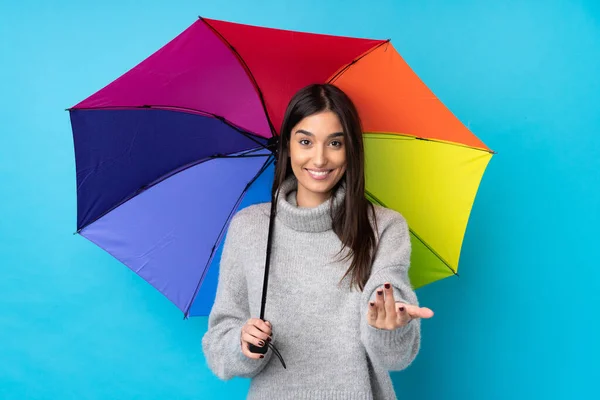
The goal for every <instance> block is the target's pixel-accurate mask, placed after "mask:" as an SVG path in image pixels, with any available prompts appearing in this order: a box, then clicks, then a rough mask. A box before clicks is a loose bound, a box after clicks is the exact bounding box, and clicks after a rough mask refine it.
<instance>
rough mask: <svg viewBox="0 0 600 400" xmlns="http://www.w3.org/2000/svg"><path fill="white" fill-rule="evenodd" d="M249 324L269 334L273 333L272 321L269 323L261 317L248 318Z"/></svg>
mask: <svg viewBox="0 0 600 400" xmlns="http://www.w3.org/2000/svg"><path fill="white" fill-rule="evenodd" d="M248 324H250V325H253V326H255V327H256V328H257V329H259V330H260V331H262V332H264V333H266V334H267V336H270V335H271V327H270V323H268V324H267V322H266V321H263V320H262V319H260V318H251V319H249V320H248Z"/></svg>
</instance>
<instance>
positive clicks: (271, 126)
mask: <svg viewBox="0 0 600 400" xmlns="http://www.w3.org/2000/svg"><path fill="white" fill-rule="evenodd" d="M198 18H199V19H200V20H201V21H202V22H204V23H205V24H206V26H208V28H209V29H210V30H211V31H213V33H214V34H215V35H217V36H218V37H219V38H220V39H221V41H223V43H224V44H225V45H226V46H227V47H229V49H230V50H231V51H232V52H233V54H234V55H235V56H236V58H237V59H238V61H239V62H240V64H241V65H242V68H244V70H245V71H246V74H248V77H249V78H250V81H251V82H252V84H253V85H254V88H255V89H256V92H257V93H258V98H259V99H260V104H261V105H262V107H263V111H264V113H265V117H266V118H267V122H268V123H269V128H270V129H271V136H273V137H275V136H276V132H277V130H276V129H275V127H274V126H273V122H272V121H271V118H270V117H269V113H268V112H267V104H266V103H265V98H264V96H263V93H262V90H260V87H259V86H258V82H257V81H256V78H254V74H252V71H251V70H250V67H249V66H248V64H246V61H245V60H244V58H243V57H242V55H241V54H240V53H239V52H238V51H237V50H236V49H235V47H233V45H232V44H231V43H229V41H228V40H227V39H226V38H225V36H223V35H222V34H221V32H219V31H218V30H217V29H216V28H215V27H213V26H212V25H211V24H209V23H208V21H206V20H205V19H204V18H203V17H201V16H198Z"/></svg>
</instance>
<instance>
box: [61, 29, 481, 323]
mask: <svg viewBox="0 0 600 400" xmlns="http://www.w3.org/2000/svg"><path fill="white" fill-rule="evenodd" d="M325 82H329V83H333V84H335V85H336V86H338V87H340V88H341V89H342V90H344V91H345V92H346V93H347V94H348V95H349V96H350V97H351V98H352V100H353V101H354V102H355V104H356V105H357V107H358V110H359V113H360V115H361V118H362V120H363V128H364V130H365V148H366V163H365V164H366V187H367V193H366V194H367V196H368V198H369V199H370V200H371V201H372V202H375V203H379V204H381V205H384V206H386V207H390V208H393V209H395V210H397V211H399V212H401V213H402V214H403V215H404V216H405V218H406V219H407V221H408V224H409V226H410V229H411V239H412V244H413V254H412V260H411V262H412V267H411V269H410V278H411V281H412V283H413V285H414V287H415V288H418V287H420V286H423V285H425V284H428V283H430V282H433V281H436V280H439V279H441V278H444V277H446V276H450V275H453V274H456V273H457V271H458V262H459V256H460V249H461V246H462V240H463V237H464V233H465V229H466V226H467V222H468V218H469V214H470V210H471V207H472V204H473V201H474V198H475V195H476V192H477V188H478V186H479V183H480V181H481V178H482V176H483V173H484V171H485V168H486V166H487V164H488V162H489V160H490V159H491V156H492V154H493V152H492V151H491V150H490V149H489V148H488V147H487V146H486V145H485V144H484V143H483V142H482V141H481V140H479V139H478V138H477V137H476V136H475V135H474V134H473V133H471V132H470V131H469V130H468V129H467V128H466V127H465V126H464V125H463V124H462V123H461V122H460V121H459V120H458V119H457V118H456V117H455V116H454V115H453V114H452V113H451V112H450V111H449V110H448V109H447V108H446V107H445V106H444V105H443V104H442V103H441V101H440V100H439V99H438V98H436V96H435V95H434V94H433V93H432V92H431V91H430V90H429V89H428V88H427V86H426V85H425V84H424V83H423V82H422V81H421V80H420V79H419V78H418V76H417V75H416V74H415V73H414V72H413V71H412V70H411V69H410V67H409V66H408V65H407V64H406V62H405V61H404V60H403V59H402V57H401V56H400V55H399V54H398V52H397V51H396V50H395V49H394V47H393V46H392V44H391V42H390V41H389V40H372V39H361V38H349V37H340V36H331V35H320V34H312V33H301V32H294V31H285V30H279V29H271V28H263V27H255V26H250V25H242V24H236V23H230V22H225V21H217V20H210V19H204V18H200V19H199V20H198V21H196V22H195V23H194V24H192V25H191V26H190V27H189V28H188V29H186V30H185V31H184V32H182V33H181V34H180V35H178V36H177V37H176V38H174V39H173V40H172V41H170V42H169V43H167V44H166V45H165V46H164V47H162V48H161V49H159V50H158V51H157V52H155V53H154V54H152V55H151V56H150V57H148V58H147V59H145V60H144V61H142V62H141V63H140V64H138V65H137V66H135V67H134V68H133V69H131V70H130V71H128V72H127V73H125V74H124V75H122V76H121V77H119V78H118V79H116V80H115V81H113V82H112V83H110V84H109V85H107V86H106V87H104V88H103V89H101V90H99V91H98V92H96V93H94V94H93V95H91V96H90V97H88V98H87V99H85V100H83V101H81V102H80V103H78V104H77V105H75V106H73V107H72V108H70V109H69V112H70V117H71V123H72V129H73V137H74V146H75V159H76V172H77V232H78V233H79V234H81V235H82V236H84V237H86V238H87V239H89V240H90V241H92V242H93V243H95V244H97V245H98V246H99V247H101V248H102V249H104V250H105V251H107V252H109V253H110V254H111V255H113V256H114V257H115V258H117V259H118V260H119V261H121V262H122V263H123V264H125V265H127V266H128V267H129V268H131V269H132V270H133V271H135V272H136V273H137V274H139V275H140V276H141V277H142V278H144V279H145V280H146V281H148V282H149V283H150V284H152V285H153V286H154V287H156V288H157V289H158V290H159V291H160V292H161V293H163V294H164V295H165V296H166V297H167V298H168V299H169V300H171V301H172V302H173V303H174V304H175V305H176V306H177V307H178V308H179V309H181V310H182V311H183V312H184V314H185V316H186V317H187V316H190V315H207V314H208V313H209V312H210V308H211V306H212V303H213V300H214V295H215V291H216V283H217V276H218V261H219V256H220V249H221V246H222V243H223V238H224V235H225V232H226V230H227V226H228V223H229V221H230V220H231V217H232V216H233V215H234V214H235V212H236V211H237V210H239V209H240V208H243V207H245V206H247V205H250V204H253V203H257V202H265V201H269V200H270V188H271V184H272V180H273V156H272V153H271V151H270V147H269V140H268V139H269V138H272V137H275V136H276V135H278V133H279V132H278V129H279V126H280V125H281V122H282V119H283V114H284V112H285V108H286V106H287V103H288V102H289V100H290V99H291V97H292V96H293V94H294V93H295V92H296V91H297V90H299V89H300V88H302V87H304V86H306V85H308V84H311V83H325Z"/></svg>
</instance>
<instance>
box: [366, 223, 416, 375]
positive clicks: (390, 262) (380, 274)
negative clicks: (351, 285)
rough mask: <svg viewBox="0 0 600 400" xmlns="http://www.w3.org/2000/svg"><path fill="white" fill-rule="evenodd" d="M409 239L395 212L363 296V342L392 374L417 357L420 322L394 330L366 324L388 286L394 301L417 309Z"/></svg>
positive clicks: (377, 360) (411, 322) (379, 246)
mask: <svg viewBox="0 0 600 400" xmlns="http://www.w3.org/2000/svg"><path fill="white" fill-rule="evenodd" d="M410 253H411V244H410V235H409V229H408V225H407V223H406V220H405V219H404V217H402V216H401V215H400V214H399V213H396V212H393V216H392V218H391V220H390V221H389V222H388V223H387V224H386V226H385V227H384V228H383V231H382V233H381V235H380V239H379V244H378V247H377V253H376V255H375V260H374V263H373V268H372V271H371V276H370V277H369V280H368V281H367V283H366V285H365V288H364V291H363V293H362V299H361V300H362V301H361V323H360V328H361V332H360V333H361V339H362V342H363V344H364V346H365V348H366V350H367V353H368V355H369V357H370V358H371V359H372V360H373V362H374V363H377V364H379V365H380V366H382V367H383V368H385V369H387V370H389V371H400V370H403V369H405V368H406V367H408V366H409V365H410V364H411V363H412V361H413V360H414V359H415V357H416V356H417V353H418V352H419V347H420V339H421V321H420V320H419V319H414V320H412V321H410V322H409V323H408V324H407V325H405V326H403V327H400V328H397V329H395V330H385V329H378V328H375V327H373V326H371V325H369V323H368V322H367V317H366V315H367V312H368V307H369V301H371V300H374V299H375V296H376V290H377V289H378V288H380V287H382V286H383V285H384V284H385V283H386V282H390V283H391V284H392V286H393V291H394V299H395V301H397V302H398V301H400V302H403V303H406V304H412V305H418V300H417V296H416V294H415V292H414V291H413V289H412V287H411V285H410V282H409V278H408V268H409V265H410Z"/></svg>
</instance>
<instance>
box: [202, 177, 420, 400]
mask: <svg viewBox="0 0 600 400" xmlns="http://www.w3.org/2000/svg"><path fill="white" fill-rule="evenodd" d="M296 188H297V181H296V179H295V177H293V176H292V177H290V178H288V179H287V180H286V181H285V182H284V184H283V185H282V186H281V188H280V193H281V194H280V196H279V200H278V204H277V218H276V220H275V228H274V232H273V233H274V236H273V244H272V259H271V267H270V273H269V287H268V296H267V303H266V308H265V319H266V320H267V321H269V322H270V323H271V325H272V330H273V335H272V337H273V343H274V344H275V346H276V347H277V348H278V350H279V351H280V353H281V355H282V357H283V358H284V360H285V362H286V365H287V369H284V368H283V366H282V365H281V363H280V362H279V360H278V359H277V358H276V357H272V356H273V354H272V353H273V352H272V350H269V351H268V352H267V354H266V355H265V358H263V359H258V360H254V359H250V358H247V357H246V356H245V355H244V354H243V353H242V350H241V347H240V331H241V328H242V326H243V325H244V324H245V323H246V321H247V320H248V319H249V318H252V317H255V318H256V317H258V316H259V314H260V305H261V294H262V284H263V273H264V264H265V249H266V244H267V233H268V223H269V211H270V203H261V204H257V205H252V206H249V207H247V208H245V209H243V210H241V211H239V212H238V213H237V214H236V215H235V216H234V217H233V218H232V221H231V223H230V226H229V229H228V233H227V237H226V239H225V244H224V248H223V254H222V257H221V264H220V270H219V281H218V287H217V294H216V298H215V303H214V305H213V308H212V311H211V313H210V316H209V320H208V330H207V332H206V334H205V335H204V337H203V339H202V346H203V351H204V354H205V357H206V361H207V364H208V366H209V368H210V369H211V370H212V371H213V373H214V374H215V375H217V376H218V377H219V378H221V379H223V380H228V379H230V378H232V377H235V376H238V377H248V378H252V380H251V383H250V389H249V393H248V397H247V398H248V399H254V400H267V399H268V400H273V399H277V400H279V399H284V400H285V399H314V400H320V399H334V400H335V399H339V400H341V399H352V400H367V399H369V400H371V399H373V400H377V399H385V400H387V399H395V398H396V395H395V392H394V388H393V386H392V382H391V379H390V375H389V371H399V370H402V369H404V368H406V367H407V366H408V365H409V364H410V363H411V362H412V361H413V360H414V358H415V357H416V355H417V353H418V351H419V346H420V320H419V319H415V320H412V321H411V322H410V323H409V324H408V325H406V326H403V327H400V328H398V329H395V330H383V329H377V328H374V327H372V326H371V325H369V324H368V323H367V318H366V314H367V307H368V303H369V300H371V299H374V298H375V291H376V289H377V288H380V287H382V286H383V284H384V283H385V282H390V283H391V284H392V285H393V287H394V296H395V300H396V301H402V302H405V303H409V304H415V305H416V304H418V303H417V298H416V295H415V293H414V291H413V290H412V289H411V286H410V283H409V280H408V273H407V272H408V268H409V263H410V252H411V246H410V238H409V231H408V226H407V223H406V221H405V219H404V218H403V217H402V216H401V214H399V213H398V212H396V211H393V210H390V209H387V208H383V207H379V206H375V211H376V213H375V214H376V219H377V235H378V247H377V253H376V258H375V261H374V263H373V267H372V272H371V275H370V278H369V280H368V282H367V284H366V287H365V289H364V291H362V292H361V291H359V290H357V289H356V288H354V287H353V288H352V289H351V288H350V287H349V279H350V278H349V276H348V277H346V278H344V280H343V281H342V283H341V284H338V283H339V281H340V279H341V277H342V276H343V275H344V273H345V272H346V270H347V268H348V266H349V261H344V262H341V261H340V260H339V256H338V255H337V253H338V251H339V250H340V248H341V245H342V243H341V241H340V240H339V239H338V237H337V236H336V234H335V233H334V232H333V230H332V228H331V216H330V215H331V214H330V207H332V206H333V207H339V206H340V205H341V206H343V201H344V196H345V188H344V186H341V187H340V188H339V189H338V190H337V192H336V193H335V194H334V196H333V198H332V201H333V202H331V201H326V202H324V203H323V204H321V205H320V206H318V207H315V208H301V207H298V206H297V204H296Z"/></svg>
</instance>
